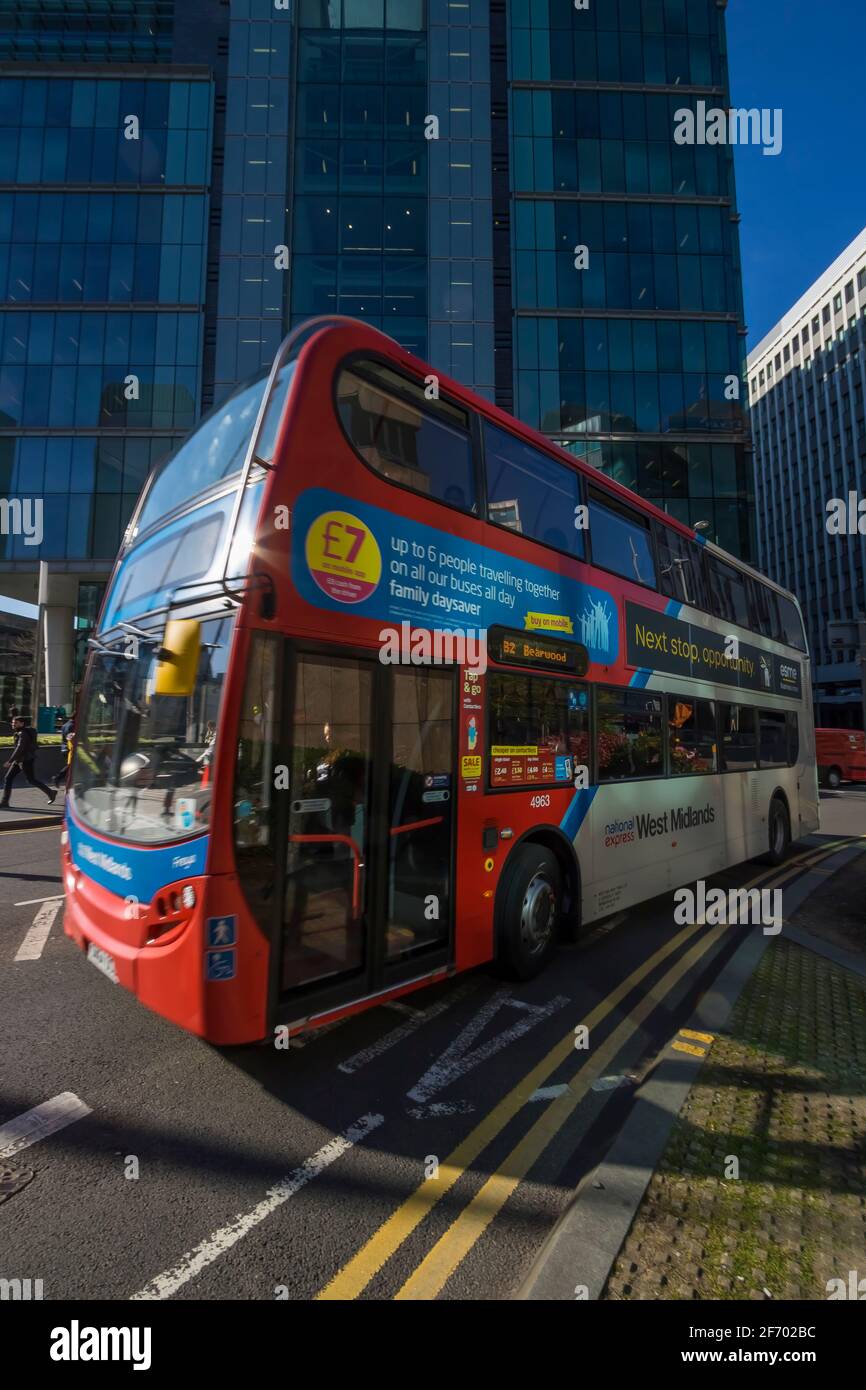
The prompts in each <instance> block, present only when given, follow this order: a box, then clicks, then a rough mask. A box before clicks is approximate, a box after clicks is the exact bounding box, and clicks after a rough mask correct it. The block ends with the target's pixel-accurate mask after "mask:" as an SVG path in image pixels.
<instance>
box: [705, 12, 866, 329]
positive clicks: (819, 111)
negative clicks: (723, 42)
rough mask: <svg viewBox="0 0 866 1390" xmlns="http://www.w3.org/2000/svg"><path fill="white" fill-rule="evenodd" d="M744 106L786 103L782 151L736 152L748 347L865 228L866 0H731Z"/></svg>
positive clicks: (733, 49)
mask: <svg viewBox="0 0 866 1390" xmlns="http://www.w3.org/2000/svg"><path fill="white" fill-rule="evenodd" d="M727 16H728V67H729V71H730V80H731V102H732V105H734V106H745V107H751V106H757V107H765V106H767V107H771V108H776V107H781V109H782V111H783V113H784V115H783V124H782V131H783V147H782V152H781V154H779V155H777V156H775V157H770V156H764V155H763V154H762V153H761V150H760V149H759V148H758V147H756V146H748V147H747V146H743V147H738V148H737V149H736V150H735V167H736V175H737V202H738V204H739V210H740V212H741V214H742V219H743V220H742V222H741V223H740V245H741V248H742V257H743V294H744V297H745V306H746V322H747V324H748V325H749V347H750V348H753V347H754V346H755V345H756V344H757V343H758V342H759V341H760V340H761V338H762V337H763V336H764V334H765V333H767V332H768V331H769V329H771V328H772V327H773V326H774V325H775V324H776V323H778V321H779V319H780V318H781V317H782V316H783V314H784V313H785V312H786V310H788V309H789V308H790V307H791V305H792V304H793V303H794V302H795V301H796V300H797V299H799V297H800V295H801V294H803V293H804V291H805V290H807V289H808V287H809V285H811V283H812V281H813V280H815V279H817V277H818V276H819V275H820V273H821V271H823V270H825V269H826V267H827V266H828V265H829V264H830V262H831V261H832V260H835V258H836V256H838V255H839V253H840V251H842V250H843V249H844V248H845V247H846V246H847V245H848V242H849V241H852V240H853V238H854V237H855V236H856V235H857V233H858V232H859V231H861V230H862V229H863V227H864V226H866V148H864V146H866V68H864V57H866V0H729V4H728V12H727Z"/></svg>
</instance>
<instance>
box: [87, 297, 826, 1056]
mask: <svg viewBox="0 0 866 1390" xmlns="http://www.w3.org/2000/svg"><path fill="white" fill-rule="evenodd" d="M91 646H92V651H91V654H90V658H89V665H88V670H87V675H86V680H85V686H84V690H83V694H82V700H81V704H80V708H79V711H78V722H77V739H76V748H75V757H74V763H73V769H72V774H71V788H70V793H69V797H68V801H67V820H66V830H65V832H64V848H63V859H64V883H65V889H66V894H67V910H66V915H65V929H66V931H67V933H68V934H69V935H70V936H71V937H72V938H73V939H74V940H75V941H76V942H77V943H78V944H79V945H80V946H81V947H82V948H84V949H86V950H87V953H88V956H89V958H90V959H91V960H92V961H93V963H94V964H95V965H96V966H97V967H98V968H99V969H101V970H102V971H103V972H104V973H105V974H106V975H108V976H109V978H110V979H112V980H114V981H115V982H118V983H120V984H121V985H124V986H126V988H128V989H130V990H132V991H133V992H134V993H135V994H136V995H137V996H138V998H139V999H140V1000H141V1001H142V1002H143V1003H145V1004H146V1005H148V1006H149V1007H151V1008H152V1009H155V1010H156V1011H158V1012H159V1013H161V1014H163V1015H165V1016H166V1017H167V1018H169V1019H172V1020H173V1021H174V1022H176V1023H178V1024H180V1025H181V1026H182V1027H184V1028H187V1029H190V1030H192V1031H193V1032H195V1033H197V1034H200V1035H201V1036H203V1037H205V1038H208V1039H210V1040H212V1041H213V1042H215V1043H221V1044H225V1043H238V1042H246V1041H253V1040H257V1039H262V1038H265V1037H267V1036H270V1035H271V1034H272V1032H273V1030H274V1029H275V1028H283V1029H287V1030H288V1032H289V1033H291V1032H293V1031H299V1030H302V1029H306V1028H309V1027H314V1026H316V1025H318V1024H321V1023H324V1022H327V1021H329V1020H332V1019H335V1018H337V1017H339V1016H340V1015H343V1014H348V1013H351V1012H353V1011H356V1010H359V1009H362V1008H364V1007H367V1006H369V1005H371V1004H374V1003H379V1002H382V1001H384V1000H386V999H388V998H392V997H395V996H398V995H400V994H404V993H406V992H407V991H410V990H414V989H417V988H419V987H420V986H423V985H425V984H428V983H430V982H432V981H435V980H439V979H442V978H443V977H445V976H447V975H449V974H452V973H454V972H456V971H459V970H465V969H467V968H469V967H472V966H478V965H481V964H483V963H485V962H490V961H495V962H496V963H497V964H498V966H499V967H501V968H502V969H503V970H504V971H506V972H508V973H510V974H511V975H512V976H517V977H520V978H528V977H530V976H531V975H533V974H535V973H536V972H537V971H539V970H540V969H541V968H542V967H543V966H545V965H546V964H547V963H548V961H549V960H550V959H551V957H552V956H553V954H554V952H555V949H556V945H557V940H558V939H561V938H562V937H563V936H568V935H571V934H573V933H574V932H575V930H576V929H577V927H578V926H579V925H580V924H581V923H582V922H583V923H586V922H589V921H592V920H594V919H597V918H600V917H604V916H607V915H609V914H610V913H612V912H614V911H617V910H619V909H621V908H624V907H628V906H629V905H631V904H633V903H635V902H639V901H641V900H642V899H645V898H648V897H651V896H653V895H654V894H656V893H660V892H663V891H665V890H666V889H669V888H672V887H675V886H676V885H677V884H680V883H684V882H688V881H689V880H690V879H694V878H697V877H698V876H699V875H701V874H702V873H710V872H714V871H717V870H719V869H721V868H723V867H724V866H725V865H726V864H730V863H734V862H736V861H738V860H741V859H743V858H746V857H748V856H750V855H757V854H761V853H765V854H768V855H769V856H770V857H771V858H772V859H773V860H774V861H778V860H780V859H781V858H782V857H783V855H784V854H785V852H786V850H787V847H788V844H789V842H790V840H791V838H792V836H797V835H800V834H803V833H805V832H807V831H809V830H811V829H813V828H814V827H815V826H816V825H817V782H816V777H815V742H814V730H813V727H812V723H811V718H810V714H809V711H810V709H811V690H810V679H809V670H808V657H807V656H806V648H805V641H804V639H803V627H802V621H801V617H800V613H799V611H798V608H797V605H796V602H795V600H794V599H793V598H792V597H791V596H790V595H788V594H786V593H784V592H783V591H782V590H780V589H778V588H777V587H776V586H775V585H773V584H771V583H770V582H768V581H767V580H765V579H763V578H762V577H761V576H760V575H758V574H756V573H755V572H754V571H752V570H750V569H749V568H748V567H747V566H744V565H742V564H740V563H739V562H737V561H735V560H733V559H732V558H731V557H730V556H726V555H724V553H723V552H721V551H719V550H717V549H716V547H714V546H712V545H710V544H705V543H703V541H702V540H701V538H700V537H699V536H697V535H696V534H695V533H694V532H693V531H691V530H690V529H689V528H688V527H685V526H683V525H681V524H679V523H678V522H676V521H674V520H672V519H671V518H670V517H668V516H666V515H665V514H664V513H662V512H661V511H659V510H657V509H656V508H655V507H653V506H652V505H651V504H649V503H647V502H644V501H641V500H639V499H638V498H637V497H636V496H635V495H634V494H632V493H631V492H629V491H628V490H627V489H625V488H623V487H620V486H618V485H617V484H616V483H614V482H612V481H611V480H610V479H608V478H606V477H604V476H601V475H600V474H599V473H597V472H596V471H595V470H593V469H592V468H590V467H588V466H587V465H585V464H584V463H583V462H582V461H581V460H580V459H577V458H574V457H572V456H571V454H569V453H568V452H566V451H564V450H561V449H559V448H557V446H556V445H554V444H552V443H550V441H548V440H546V439H544V438H543V437H542V436H540V435H538V434H536V433H535V432H534V431H533V430H531V429H528V428H526V427H525V426H523V425H521V424H519V423H518V422H516V421H515V420H513V419H511V418H510V417H508V416H507V415H505V414H503V412H501V411H500V410H497V409H496V408H495V407H494V406H492V405H490V404H489V403H488V402H486V401H484V400H481V399H480V398H478V397H476V396H475V395H473V394H472V393H471V392H469V391H467V390H465V389H464V388H462V387H461V386H459V385H458V384H457V383H456V382H454V381H450V380H448V379H447V378H445V377H444V376H442V375H441V374H436V373H434V372H433V371H432V369H431V368H430V367H428V366H425V365H424V364H423V363H421V362H419V361H418V360H417V359H416V358H414V357H412V356H411V355H410V354H409V353H407V352H405V351H403V350H402V349H401V348H400V347H398V346H397V344H395V343H394V342H392V341H391V340H390V339H389V338H387V337H385V336H384V335H383V334H381V333H379V332H377V331H375V330H373V329H371V328H368V327H367V326H365V325H363V324H360V323H356V322H353V321H351V320H345V319H326V320H313V321H311V322H309V323H308V324H306V325H304V326H303V327H302V328H301V329H299V330H296V331H295V332H294V333H292V334H291V335H290V336H289V338H288V339H287V340H286V342H285V343H284V344H283V347H282V348H281V350H280V353H279V355H278V357H277V360H276V361H275V363H274V365H273V367H272V369H271V370H270V371H269V372H267V373H265V374H263V375H262V376H261V377H259V378H257V379H256V380H254V381H252V382H249V383H246V384H245V385H243V386H241V387H239V388H238V390H237V391H236V392H235V393H234V394H233V395H232V396H231V398H230V399H229V400H227V401H226V402H224V403H223V404H222V405H220V406H219V407H218V408H217V409H215V410H214V411H213V412H212V413H211V414H210V415H209V416H208V417H207V418H206V419H205V420H204V421H202V423H201V424H200V425H199V426H198V428H197V429H196V431H195V432H194V433H193V434H192V435H191V436H190V437H189V438H188V439H187V440H186V441H185V442H184V444H183V445H182V446H181V447H180V448H179V449H178V450H177V452H176V453H175V454H174V455H173V456H172V457H171V458H170V459H169V460H168V461H167V462H166V463H165V464H164V465H163V466H162V468H161V469H159V470H158V471H157V472H156V474H155V475H154V476H153V477H152V478H151V479H150V480H149V481H148V483H147V485H146V487H145V489H144V491H143V493H142V496H141V498H140V500H139V503H138V506H137V508H136V511H135V514H134V517H133V519H132V522H131V524H130V526H129V528H128V531H127V534H126V537H125V539H124V544H123V548H122V551H121V554H120V556H119V558H118V561H117V564H116V567H115V570H114V574H113V577H112V581H111V584H110V586H109V589H108V592H107V594H106V598H105V602H104V606H103V611H102V613H101V616H100V620H99V625H98V629H97V632H96V635H95V637H94V638H93V639H92V641H91Z"/></svg>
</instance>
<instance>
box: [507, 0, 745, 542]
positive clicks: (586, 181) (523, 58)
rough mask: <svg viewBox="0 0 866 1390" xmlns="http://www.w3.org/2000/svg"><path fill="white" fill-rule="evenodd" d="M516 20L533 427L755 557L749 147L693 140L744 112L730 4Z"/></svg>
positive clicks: (513, 116) (521, 235)
mask: <svg viewBox="0 0 866 1390" xmlns="http://www.w3.org/2000/svg"><path fill="white" fill-rule="evenodd" d="M492 8H493V6H491V9H492ZM507 15H508V34H507V42H508V50H509V52H508V60H509V65H508V75H509V83H508V86H509V92H508V100H509V142H508V152H507V158H508V163H509V192H510V198H509V209H508V212H509V223H510V230H511V252H512V259H511V266H510V270H511V276H512V279H511V285H510V291H511V295H510V297H511V302H512V304H513V310H510V309H509V310H505V311H504V312H503V313H500V315H499V316H498V319H497V341H498V340H499V337H500V327H501V325H504V322H505V321H506V318H510V319H511V321H512V323H513V325H514V333H513V338H512V345H513V362H512V365H513V390H514V409H515V412H516V413H517V414H518V415H519V416H520V417H521V418H522V419H525V420H526V421H527V422H528V423H529V424H532V425H534V426H535V427H536V428H538V429H541V430H543V431H545V432H546V433H547V434H549V435H551V436H552V437H554V438H556V439H557V440H558V441H559V442H560V443H562V444H564V445H565V447H566V448H568V449H570V450H571V451H572V452H575V453H577V454H580V455H581V456H583V457H585V458H587V459H588V461H590V462H591V463H593V464H595V465H597V466H598V467H600V468H603V469H604V470H605V471H606V472H609V473H611V474H612V475H613V476H615V477H616V478H617V479H618V480H619V481H621V482H624V483H625V484H626V485H627V486H629V487H632V488H634V489H636V490H637V491H638V492H640V493H641V494H642V495H644V496H646V497H650V498H652V499H653V500H654V501H655V502H657V503H659V504H660V505H661V506H663V507H664V508H665V509H666V510H668V511H669V512H671V513H672V514H674V515H676V516H678V517H679V518H681V519H682V520H684V521H686V522H690V523H691V524H695V523H698V522H702V523H705V525H704V527H703V528H702V529H703V530H704V534H705V535H707V536H709V537H710V538H712V539H714V540H716V541H718V542H719V544H721V545H723V546H725V548H726V549H729V550H731V551H733V552H734V553H736V554H740V555H742V556H744V557H745V558H748V559H753V558H754V555H755V551H754V539H753V491H752V483H751V458H750V453H749V451H748V430H747V422H746V415H745V390H744V385H743V383H744V379H745V378H744V367H745V362H744V357H745V347H744V345H745V335H744V327H743V313H742V290H741V279H740V263H739V243H738V232H737V222H738V220H739V219H738V216H737V212H736V201H735V191H734V178H733V160H732V150H731V147H730V146H729V145H708V144H698V143H694V144H680V143H678V142H677V141H676V139H675V131H676V128H677V122H678V113H680V112H682V111H684V110H688V111H691V112H696V111H697V103H698V102H699V101H703V102H704V103H705V105H706V107H707V108H716V107H721V108H727V107H728V105H729V101H728V96H727V63H726V51H725V30H724V7H723V6H722V7H720V6H718V5H717V4H716V3H715V0H688V3H686V0H612V3H609V4H608V3H606V4H604V5H591V6H590V7H589V8H588V9H585V10H575V8H574V5H573V3H572V0H509V3H508V7H507ZM732 380H733V382H734V385H733V388H732V385H731V383H732Z"/></svg>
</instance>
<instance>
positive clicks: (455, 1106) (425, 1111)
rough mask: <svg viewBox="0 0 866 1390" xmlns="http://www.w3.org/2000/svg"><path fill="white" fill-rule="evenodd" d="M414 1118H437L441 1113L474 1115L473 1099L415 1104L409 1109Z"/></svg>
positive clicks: (408, 1112) (409, 1113)
mask: <svg viewBox="0 0 866 1390" xmlns="http://www.w3.org/2000/svg"><path fill="white" fill-rule="evenodd" d="M406 1113H407V1115H411V1116H412V1119H413V1120H435V1119H437V1118H438V1116H440V1115H473V1114H474V1113H475V1106H474V1105H473V1104H472V1101H471V1100H431V1102H430V1104H429V1105H413V1106H410V1108H409V1109H408V1110H407V1112H406Z"/></svg>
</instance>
